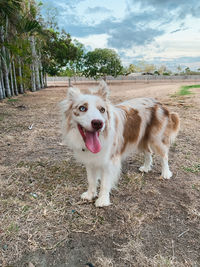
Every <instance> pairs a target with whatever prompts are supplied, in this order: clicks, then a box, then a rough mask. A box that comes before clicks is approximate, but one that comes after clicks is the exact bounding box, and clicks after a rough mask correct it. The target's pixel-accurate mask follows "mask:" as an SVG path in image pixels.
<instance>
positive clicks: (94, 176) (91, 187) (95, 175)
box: [81, 166, 100, 200]
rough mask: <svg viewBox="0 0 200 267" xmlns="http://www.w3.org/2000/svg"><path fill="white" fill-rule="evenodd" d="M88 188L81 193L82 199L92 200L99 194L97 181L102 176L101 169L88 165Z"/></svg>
mask: <svg viewBox="0 0 200 267" xmlns="http://www.w3.org/2000/svg"><path fill="white" fill-rule="evenodd" d="M86 171H87V179H88V190H87V191H86V192H84V193H83V194H82V195H81V198H82V199H86V200H92V199H93V198H95V197H96V196H97V183H98V179H99V178H100V171H99V170H97V169H96V168H94V167H92V168H91V167H90V166H86Z"/></svg>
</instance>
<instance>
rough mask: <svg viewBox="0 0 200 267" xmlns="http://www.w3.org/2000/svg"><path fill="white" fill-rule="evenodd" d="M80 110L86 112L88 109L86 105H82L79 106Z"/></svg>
mask: <svg viewBox="0 0 200 267" xmlns="http://www.w3.org/2000/svg"><path fill="white" fill-rule="evenodd" d="M79 110H80V111H81V112H85V111H87V108H86V107H84V106H80V107H79Z"/></svg>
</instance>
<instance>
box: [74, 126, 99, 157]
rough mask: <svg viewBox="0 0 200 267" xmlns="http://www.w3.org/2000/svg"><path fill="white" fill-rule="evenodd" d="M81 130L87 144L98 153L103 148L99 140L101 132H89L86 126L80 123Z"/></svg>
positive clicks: (88, 147) (93, 151)
mask: <svg viewBox="0 0 200 267" xmlns="http://www.w3.org/2000/svg"><path fill="white" fill-rule="evenodd" d="M78 129H79V132H80V134H81V136H82V138H83V141H84V142H85V146H86V147H87V149H89V150H90V151H91V152H92V153H98V152H99V151H100V150H101V144H100V140H99V132H98V131H94V132H89V131H87V130H86V129H85V128H83V127H82V126H81V125H80V124H78Z"/></svg>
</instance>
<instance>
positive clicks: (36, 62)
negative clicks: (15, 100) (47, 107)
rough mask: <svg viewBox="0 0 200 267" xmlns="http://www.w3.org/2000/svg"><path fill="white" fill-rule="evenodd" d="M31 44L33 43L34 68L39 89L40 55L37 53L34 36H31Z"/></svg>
mask: <svg viewBox="0 0 200 267" xmlns="http://www.w3.org/2000/svg"><path fill="white" fill-rule="evenodd" d="M30 45H31V52H32V58H33V65H34V70H35V81H36V90H39V89H40V88H41V84H40V72H39V60H38V56H37V53H36V48H35V38H34V36H31V37H30Z"/></svg>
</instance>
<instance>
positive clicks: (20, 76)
mask: <svg viewBox="0 0 200 267" xmlns="http://www.w3.org/2000/svg"><path fill="white" fill-rule="evenodd" d="M18 64H19V69H18V71H19V93H20V94H23V93H24V88H23V83H22V81H23V79H22V63H21V59H20V57H18Z"/></svg>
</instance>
